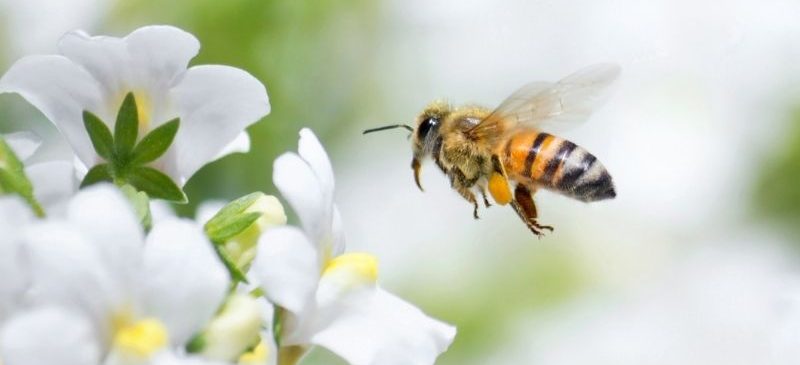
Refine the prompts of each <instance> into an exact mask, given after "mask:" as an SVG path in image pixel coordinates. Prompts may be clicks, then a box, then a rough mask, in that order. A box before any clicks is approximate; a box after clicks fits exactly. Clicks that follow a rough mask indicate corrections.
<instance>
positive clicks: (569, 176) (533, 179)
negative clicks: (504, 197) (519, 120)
mask: <svg viewBox="0 0 800 365" xmlns="http://www.w3.org/2000/svg"><path fill="white" fill-rule="evenodd" d="M502 148H503V150H502V151H498V152H499V153H500V155H501V156H502V159H503V165H504V166H505V169H506V173H507V174H508V175H509V177H510V178H511V179H512V180H516V181H517V182H521V183H524V184H532V185H533V186H536V187H542V188H545V189H550V190H554V191H557V192H559V193H561V194H564V195H566V196H569V197H572V198H575V199H578V200H582V201H585V202H591V201H596V200H603V199H611V198H613V197H615V196H616V195H617V193H616V191H614V183H613V182H612V181H611V175H609V174H608V171H606V168H605V167H603V164H601V163H600V161H598V160H597V158H596V157H594V155H592V154H591V153H589V152H588V151H586V150H585V149H583V148H581V147H580V146H578V145H576V144H574V143H572V142H570V141H567V140H566V139H563V138H559V137H556V136H553V135H550V134H547V133H543V132H537V131H533V130H531V131H524V132H520V133H517V134H515V135H513V136H511V137H510V138H509V139H508V140H507V141H506V142H505V144H504V145H503V146H502Z"/></svg>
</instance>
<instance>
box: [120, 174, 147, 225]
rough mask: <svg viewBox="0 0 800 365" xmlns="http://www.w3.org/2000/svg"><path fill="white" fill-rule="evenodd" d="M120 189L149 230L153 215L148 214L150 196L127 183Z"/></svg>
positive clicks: (140, 220)
mask: <svg viewBox="0 0 800 365" xmlns="http://www.w3.org/2000/svg"><path fill="white" fill-rule="evenodd" d="M120 190H122V193H123V194H125V197H127V198H128V201H130V202H131V204H132V205H133V210H134V212H136V216H137V217H138V218H139V222H140V223H141V224H142V226H143V227H144V229H145V230H148V231H149V230H150V227H152V224H153V217H152V215H151V214H150V198H149V197H148V196H147V193H145V192H143V191H136V188H134V187H133V186H130V185H128V184H125V185H123V186H122V187H121V188H120Z"/></svg>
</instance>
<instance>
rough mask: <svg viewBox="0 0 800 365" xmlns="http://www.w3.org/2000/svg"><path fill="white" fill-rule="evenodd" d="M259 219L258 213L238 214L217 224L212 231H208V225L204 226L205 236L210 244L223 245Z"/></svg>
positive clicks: (259, 214)
mask: <svg viewBox="0 0 800 365" xmlns="http://www.w3.org/2000/svg"><path fill="white" fill-rule="evenodd" d="M260 217H261V213H259V212H251V213H244V214H238V215H236V216H232V217H231V218H230V219H226V220H224V221H222V222H219V226H215V227H214V228H212V229H209V228H208V225H206V235H207V236H208V238H210V239H211V241H212V242H215V243H224V242H226V241H228V240H229V239H231V238H233V237H235V236H236V235H237V234H239V233H242V232H243V231H244V230H245V229H247V228H248V227H250V226H251V225H252V224H253V223H254V222H255V221H257V220H258V218H260Z"/></svg>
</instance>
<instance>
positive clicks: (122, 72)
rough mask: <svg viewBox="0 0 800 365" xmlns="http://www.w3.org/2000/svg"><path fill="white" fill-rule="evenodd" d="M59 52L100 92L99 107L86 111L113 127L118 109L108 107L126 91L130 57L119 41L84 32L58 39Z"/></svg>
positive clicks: (114, 106)
mask: <svg viewBox="0 0 800 365" xmlns="http://www.w3.org/2000/svg"><path fill="white" fill-rule="evenodd" d="M58 50H59V52H60V53H61V54H62V55H64V56H66V57H67V58H69V59H70V60H72V62H74V63H75V64H78V65H80V66H81V67H82V68H83V69H85V70H86V71H88V72H89V73H90V74H91V75H92V77H93V78H94V80H95V81H96V82H97V84H98V85H99V87H100V90H101V92H102V94H101V98H102V99H100V100H101V104H99V105H97V107H96V108H94V109H89V110H90V111H92V112H93V113H95V114H97V115H98V116H100V118H101V119H102V120H103V121H105V122H107V123H110V124H112V125H113V122H114V118H115V117H116V113H114V109H116V108H118V107H119V105H109V104H111V103H112V101H116V99H119V100H120V101H121V100H122V96H123V95H121V94H122V91H123V90H125V89H127V88H128V80H130V79H131V78H132V77H133V76H132V75H131V71H130V63H131V61H130V56H129V55H128V50H127V47H126V45H125V42H124V41H123V40H122V39H121V38H116V37H108V36H95V37H93V36H90V35H89V34H87V33H86V32H84V31H72V32H69V33H67V34H65V35H64V36H63V37H61V40H59V42H58Z"/></svg>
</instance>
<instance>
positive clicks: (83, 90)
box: [0, 26, 270, 186]
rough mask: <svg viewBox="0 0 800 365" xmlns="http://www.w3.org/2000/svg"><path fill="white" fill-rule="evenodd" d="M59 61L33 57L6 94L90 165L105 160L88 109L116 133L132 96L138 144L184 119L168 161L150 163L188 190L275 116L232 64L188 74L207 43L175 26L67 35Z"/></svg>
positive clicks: (18, 68)
mask: <svg viewBox="0 0 800 365" xmlns="http://www.w3.org/2000/svg"><path fill="white" fill-rule="evenodd" d="M58 48H59V53H60V54H59V55H37V56H27V57H24V58H22V59H20V60H18V61H17V62H16V63H14V65H13V66H12V67H11V69H9V70H8V72H7V73H6V74H5V75H4V76H3V77H2V78H1V79H0V92H15V93H19V94H20V95H22V96H23V97H24V98H25V99H27V100H28V102H30V103H31V104H33V105H34V106H35V107H37V108H38V109H39V110H40V111H41V112H42V113H43V114H44V115H45V116H46V117H47V118H48V119H50V121H52V122H53V123H54V124H55V125H56V126H57V127H58V129H59V130H60V131H61V133H62V134H63V135H64V137H65V138H66V139H67V141H68V142H69V143H70V145H71V146H72V148H73V150H74V151H75V154H76V155H77V157H78V158H79V159H80V161H82V163H83V164H84V165H85V167H87V168H90V167H93V166H95V165H97V164H99V163H101V162H103V159H102V158H101V157H100V156H99V155H98V154H97V152H96V151H95V150H94V148H93V146H92V143H91V142H90V139H89V136H88V134H87V131H86V129H85V128H84V123H83V117H82V113H83V111H89V112H91V113H94V114H95V115H97V116H99V117H100V119H101V120H102V121H104V122H105V123H107V124H108V126H109V127H110V129H111V130H113V127H114V123H115V120H116V119H115V118H116V115H117V111H118V110H119V107H120V105H121V103H122V100H123V98H124V97H125V95H126V94H127V93H129V92H132V93H133V94H134V96H135V98H136V102H137V109H138V114H139V134H138V135H139V138H141V137H143V136H144V135H145V134H146V133H147V132H149V131H151V130H153V129H154V128H156V127H158V126H160V125H162V124H163V123H165V122H167V121H169V120H171V119H173V118H176V117H179V118H180V120H181V122H180V128H179V130H178V133H177V135H176V137H175V140H174V142H173V144H172V145H171V146H170V148H169V150H167V151H166V153H165V154H164V155H162V156H161V157H160V158H158V159H157V160H156V161H154V162H152V163H150V164H149V166H151V167H154V168H156V169H158V170H161V171H163V172H164V173H166V174H167V175H169V176H170V177H171V178H172V179H173V180H174V181H175V182H176V183H177V184H178V185H180V186H182V185H183V184H184V183H185V182H186V180H187V179H189V177H191V176H192V175H193V174H194V173H195V172H196V171H197V170H198V169H199V168H200V167H202V166H203V165H205V164H206V163H208V162H210V161H212V160H214V159H216V158H218V157H220V154H221V153H230V152H235V151H241V150H243V149H246V148H248V146H249V139H248V137H247V135H246V132H244V128H245V127H247V126H248V125H250V124H252V123H254V122H256V121H257V120H258V119H260V118H261V117H263V116H264V115H266V114H267V113H269V110H270V106H269V100H268V97H267V92H266V89H265V87H264V85H263V84H261V82H259V81H258V80H256V79H255V78H254V77H253V76H251V75H250V74H248V73H247V72H245V71H243V70H240V69H237V68H233V67H228V66H219V65H203V66H194V67H191V68H188V69H187V68H186V67H187V64H188V63H189V60H190V59H192V58H193V57H194V56H195V55H196V54H197V52H198V50H199V48H200V44H199V42H198V41H197V39H196V38H195V37H194V36H192V35H191V34H189V33H186V32H184V31H182V30H180V29H178V28H174V27H171V26H147V27H143V28H139V29H137V30H135V31H133V32H132V33H131V34H129V35H128V36H126V37H124V38H115V37H105V36H97V37H91V36H89V35H88V34H86V33H84V32H81V31H74V32H70V33H67V34H66V35H64V37H62V39H61V41H60V42H59V44H58Z"/></svg>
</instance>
